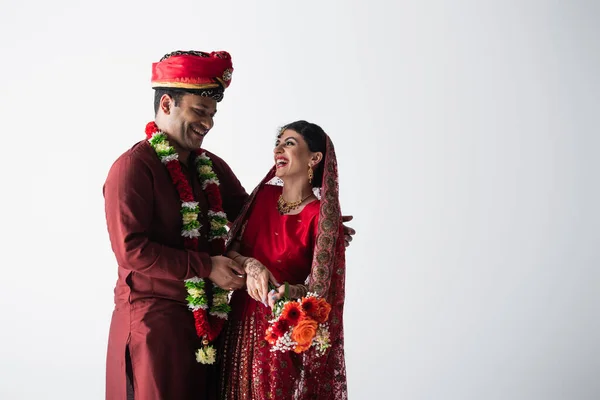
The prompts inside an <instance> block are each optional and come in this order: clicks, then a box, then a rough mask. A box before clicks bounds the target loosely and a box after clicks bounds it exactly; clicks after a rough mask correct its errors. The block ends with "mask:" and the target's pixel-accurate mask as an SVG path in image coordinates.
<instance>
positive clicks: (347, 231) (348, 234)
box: [342, 215, 356, 247]
mask: <svg viewBox="0 0 600 400" xmlns="http://www.w3.org/2000/svg"><path fill="white" fill-rule="evenodd" d="M353 218H354V217H353V216H352V215H346V216H343V215H342V222H348V221H352V219H353ZM342 226H343V227H344V241H345V243H344V244H345V245H346V247H348V246H350V242H351V241H352V236H354V235H356V231H355V230H354V229H352V228H350V227H348V226H346V225H344V224H342Z"/></svg>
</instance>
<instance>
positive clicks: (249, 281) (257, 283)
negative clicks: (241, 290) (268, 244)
mask: <svg viewBox="0 0 600 400" xmlns="http://www.w3.org/2000/svg"><path fill="white" fill-rule="evenodd" d="M244 270H245V271H246V287H247V290H248V295H249V296H250V297H252V298H253V299H254V300H256V301H258V302H260V303H263V304H264V305H265V306H267V293H268V292H269V282H271V283H272V284H273V285H275V286H279V283H278V282H277V280H276V279H275V277H274V276H273V274H272V273H271V271H269V270H268V269H267V267H265V266H264V265H263V264H262V263H261V262H260V261H258V260H257V259H255V258H248V259H247V260H246V262H245V263H244Z"/></svg>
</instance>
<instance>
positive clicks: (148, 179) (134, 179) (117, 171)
mask: <svg viewBox="0 0 600 400" xmlns="http://www.w3.org/2000/svg"><path fill="white" fill-rule="evenodd" d="M153 190H154V189H153V177H152V173H151V170H150V167H149V166H148V165H146V164H145V163H144V162H143V160H141V159H138V158H136V157H134V156H132V155H127V156H124V157H122V158H121V159H119V160H118V161H117V162H116V163H115V164H114V165H113V167H112V168H111V170H110V172H109V174H108V178H107V179H106V183H105V185H104V199H105V211H106V223H107V226H108V234H109V237H110V243H111V246H112V249H113V252H114V253H115V256H116V258H117V262H118V263H119V265H120V266H121V267H123V268H125V269H129V270H132V271H136V272H139V273H142V274H145V275H148V276H150V277H152V278H159V279H171V280H185V279H189V278H192V277H194V276H199V277H207V276H208V275H209V274H210V272H211V269H212V264H211V259H210V256H209V255H208V254H207V253H202V252H195V251H189V250H183V249H176V248H172V247H168V246H165V245H163V244H160V243H157V242H154V241H152V240H150V239H149V237H148V232H150V227H151V225H152V219H153V206H154V204H153V202H154V194H153Z"/></svg>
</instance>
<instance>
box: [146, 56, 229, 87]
mask: <svg viewBox="0 0 600 400" xmlns="http://www.w3.org/2000/svg"><path fill="white" fill-rule="evenodd" d="M226 70H229V71H230V72H233V66H232V63H231V56H230V55H229V53H227V52H225V51H218V52H212V53H210V54H209V56H208V57H199V56H194V55H179V56H172V57H169V58H167V59H166V60H163V61H160V62H156V63H153V64H152V83H153V84H154V83H157V82H160V83H165V82H171V83H173V82H180V83H194V84H199V85H202V84H211V83H216V82H215V79H216V78H219V79H220V80H221V81H222V83H223V85H224V86H225V88H227V87H229V84H230V83H231V77H230V76H229V77H226V78H228V79H225V78H224V73H225V71H226Z"/></svg>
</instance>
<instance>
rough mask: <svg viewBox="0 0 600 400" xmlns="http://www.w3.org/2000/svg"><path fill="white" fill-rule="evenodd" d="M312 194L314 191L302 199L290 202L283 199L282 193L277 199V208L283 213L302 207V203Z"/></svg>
mask: <svg viewBox="0 0 600 400" xmlns="http://www.w3.org/2000/svg"><path fill="white" fill-rule="evenodd" d="M310 196H312V193H311V194H309V195H308V196H306V197H305V198H303V199H302V200H298V201H291V202H288V201H285V200H284V199H283V194H280V195H279V200H277V210H279V214H281V215H283V214H287V213H289V212H290V211H292V210H295V209H296V208H298V207H300V204H302V203H303V202H304V200H306V199H308V198H309V197H310Z"/></svg>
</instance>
